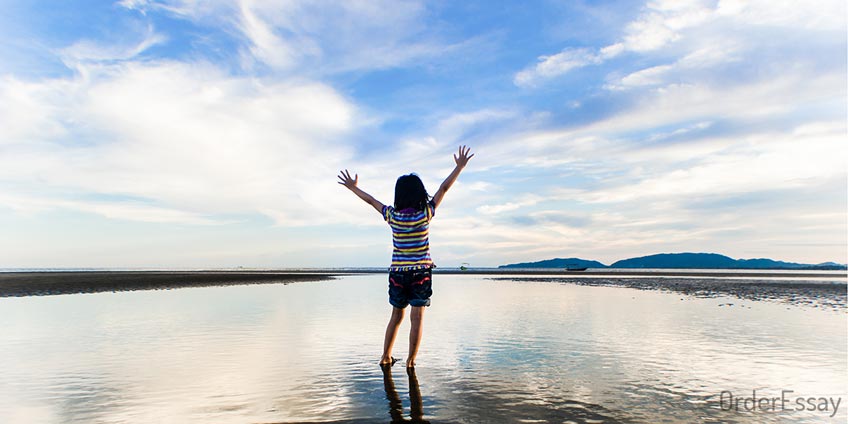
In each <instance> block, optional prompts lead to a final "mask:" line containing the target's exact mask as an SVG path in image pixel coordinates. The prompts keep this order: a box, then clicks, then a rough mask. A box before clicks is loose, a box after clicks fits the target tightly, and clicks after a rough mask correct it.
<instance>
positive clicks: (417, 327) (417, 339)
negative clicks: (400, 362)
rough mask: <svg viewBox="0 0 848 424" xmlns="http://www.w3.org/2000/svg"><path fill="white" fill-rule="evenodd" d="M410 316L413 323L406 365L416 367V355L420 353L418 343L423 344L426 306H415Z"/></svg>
mask: <svg viewBox="0 0 848 424" xmlns="http://www.w3.org/2000/svg"><path fill="white" fill-rule="evenodd" d="M409 317H410V320H411V323H412V325H411V327H410V328H409V356H408V357H407V359H406V366H407V367H414V366H415V357H416V356H417V355H418V345H419V344H421V326H422V323H421V321H422V320H423V319H424V307H423V306H413V307H412V312H411V313H410V314H409Z"/></svg>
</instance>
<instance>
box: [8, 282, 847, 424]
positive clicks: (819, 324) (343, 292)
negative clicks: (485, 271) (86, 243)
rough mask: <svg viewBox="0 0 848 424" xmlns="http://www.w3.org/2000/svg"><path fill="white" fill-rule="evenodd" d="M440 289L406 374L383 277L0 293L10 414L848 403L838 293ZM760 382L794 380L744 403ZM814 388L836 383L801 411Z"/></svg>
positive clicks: (763, 413) (641, 414)
mask: <svg viewBox="0 0 848 424" xmlns="http://www.w3.org/2000/svg"><path fill="white" fill-rule="evenodd" d="M434 290H435V294H434V297H433V306H432V307H430V308H428V309H427V311H426V314H425V320H424V340H423V345H422V348H421V352H420V354H419V357H418V360H417V364H418V367H417V369H416V372H415V373H412V374H407V372H406V371H405V369H404V367H403V364H402V363H398V364H397V365H396V366H395V367H394V368H392V369H391V371H390V372H388V373H384V372H383V371H382V370H381V369H380V367H378V366H377V365H376V363H377V360H378V359H379V355H380V350H381V346H382V340H383V331H384V329H385V324H386V321H387V319H388V316H389V312H390V306H389V305H388V303H387V300H386V297H387V296H386V283H385V276H384V275H357V276H350V277H343V278H340V279H338V280H334V281H327V282H319V283H295V284H289V285H257V286H232V287H214V288H191V289H178V290H168V291H144V292H124V293H100V294H88V295H69V296H50V297H28V298H5V299H0V361H2V363H3V364H4V367H3V369H2V370H1V371H0V422H3V423H18V422H22V423H29V422H33V423H42V422H43V423H65V422H80V423H119V422H173V423H183V422H216V423H230V422H232V423H277V422H300V421H310V422H392V421H395V422H401V421H413V422H414V421H417V420H427V421H430V422H468V423H478V422H556V423H562V422H703V421H712V422H718V421H721V422H829V421H832V422H843V423H844V422H845V421H846V411H848V384H846V376H848V369H847V367H846V362H848V353H846V344H848V327H846V322H848V321H847V317H848V315H846V313H845V311H841V312H837V311H832V310H820V309H815V308H809V307H794V306H787V305H785V304H779V303H770V302H751V301H740V300H738V299H735V298H712V299H700V298H689V297H683V296H681V295H677V294H670V293H661V292H655V291H640V290H634V289H627V288H616V287H583V286H575V285H563V284H556V283H545V282H537V283H518V282H511V281H491V280H488V279H487V278H486V277H485V276H464V275H441V276H440V275H436V281H435V283H434ZM727 303H733V304H734V305H733V306H727V305H726V304H727ZM723 304H724V305H723ZM719 305H723V306H719ZM408 329H409V323H408V322H405V323H404V325H403V326H402V327H401V334H400V336H399V339H398V341H397V342H396V347H395V356H396V357H403V356H405V354H406V350H407V349H406V342H407V338H406V334H407V331H408ZM754 390H756V396H757V399H758V401H759V400H760V399H761V398H772V397H780V396H781V391H782V390H784V391H791V392H786V393H785V394H784V397H785V398H786V400H787V402H786V403H785V404H781V403H780V401H778V402H776V403H773V402H767V403H762V402H759V405H760V406H759V407H758V408H757V410H756V411H750V410H746V408H745V400H747V398H751V397H752V395H753V391H754ZM722 392H724V395H723V396H722ZM730 394H732V396H733V400H732V401H731V400H729V399H730ZM811 397H812V398H814V401H813V405H814V407H815V408H820V409H823V406H822V403H821V402H820V400H819V399H818V398H820V397H824V398H832V399H833V400H834V401H835V400H836V399H837V398H840V397H841V399H842V400H841V404H840V405H839V409H838V412H837V413H836V415H835V416H833V417H831V414H833V409H834V407H833V405H832V404H830V405H829V406H828V410H827V411H822V410H816V411H797V410H796V409H797V408H798V407H799V406H798V405H799V404H798V403H797V401H798V398H802V404H801V405H804V407H805V408H808V409H809V408H810V403H808V402H807V400H806V399H807V398H811ZM737 399H740V403H739V409H738V411H737V410H736V409H735V408H734V409H732V410H729V411H728V410H726V409H729V407H730V405H731V402H732V403H733V404H735V402H736V400H737ZM722 400H723V401H724V402H722ZM753 403H754V402H753V401H750V400H749V402H748V406H750V405H752V404H753ZM775 406H776V407H777V410H775V408H774V407H775ZM749 409H750V408H749Z"/></svg>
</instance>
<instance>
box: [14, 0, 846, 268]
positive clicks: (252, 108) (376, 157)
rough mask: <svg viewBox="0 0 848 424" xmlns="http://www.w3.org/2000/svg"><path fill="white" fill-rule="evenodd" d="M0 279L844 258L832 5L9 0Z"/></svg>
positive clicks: (838, 59)
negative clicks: (432, 204)
mask: <svg viewBox="0 0 848 424" xmlns="http://www.w3.org/2000/svg"><path fill="white" fill-rule="evenodd" d="M0 10H1V11H2V13H0V37H2V40H3V43H2V44H0V232H2V234H3V237H0V267H235V266H245V267H298V266H306V267H324V266H332V267H335V266H338V267H347V266H376V267H379V266H385V265H387V264H388V262H389V259H390V253H391V246H390V241H391V235H390V232H389V230H388V227H387V226H385V224H384V223H383V222H382V220H381V219H380V217H379V215H378V214H376V213H374V211H373V210H371V209H370V208H369V207H368V206H367V205H366V204H364V203H362V202H361V201H360V200H359V199H357V198H356V197H355V196H353V195H351V194H350V193H348V192H347V191H346V190H344V188H342V187H341V186H339V185H337V184H336V179H335V175H336V174H337V173H338V171H339V170H340V169H343V168H348V169H350V170H352V171H353V172H356V173H358V174H359V177H360V186H361V187H362V188H363V189H364V190H366V191H368V192H369V193H371V194H373V195H374V196H375V197H377V198H378V199H380V200H381V201H383V202H384V203H390V202H391V201H392V195H393V184H394V180H395V179H396V178H397V176H399V175H401V174H404V173H408V172H416V173H418V174H419V175H421V177H422V179H423V180H424V182H425V184H426V185H427V186H428V187H429V189H430V191H431V192H434V191H435V189H436V188H437V187H438V184H439V183H440V182H441V180H442V179H443V178H444V177H445V176H446V175H447V174H448V173H449V172H450V170H451V169H452V167H453V161H452V158H451V154H452V153H453V152H454V151H455V150H456V148H457V146H458V145H460V144H467V145H469V146H471V147H472V149H473V151H474V152H475V153H476V156H475V157H474V158H473V159H472V161H471V163H470V164H469V166H468V168H467V169H466V170H465V172H464V173H463V174H462V175H461V177H460V180H459V182H458V183H457V185H456V186H455V187H454V188H453V189H452V190H451V191H450V192H449V194H448V195H447V196H446V198H445V201H444V203H443V204H442V207H441V208H440V210H439V211H438V213H437V219H435V220H434V221H433V224H432V235H431V241H432V254H433V257H434V260H435V261H436V263H437V264H438V265H440V266H458V265H460V264H461V263H463V262H468V263H470V264H471V265H472V266H496V265H499V264H504V263H510V262H523V261H531V260H541V259H547V258H553V257H572V256H577V257H582V258H587V259H597V260H600V261H602V262H605V263H611V262H613V261H615V260H617V259H623V258H627V257H633V256H642V255H647V254H653V253H663V252H685V251H695V252H718V253H724V254H727V255H729V256H732V257H736V258H754V257H771V258H775V259H781V260H788V261H798V262H809V263H819V262H824V261H837V262H842V263H844V262H848V259H846V249H848V240H846V237H847V235H848V226H846V219H848V218H847V217H848V195H846V191H848V174H846V169H848V144H846V143H848V141H847V140H848V138H847V137H846V135H848V134H846V131H847V130H846V114H848V106H846V104H847V103H846V97H847V95H848V94H847V93H846V92H848V87H846V15H847V14H846V5H845V3H844V2H843V1H828V0H825V1H820V2H816V7H800V6H799V3H798V2H792V1H758V0H752V1H733V0H726V1H725V0H722V1H648V2H644V3H641V2H634V1H620V2H619V1H610V2H591V1H574V2H555V1H528V2H496V1H468V2H447V1H432V2H424V1H397V0H392V1H383V0H371V1H345V2H333V1H319V0H309V1H262V0H234V1H217V0H209V1H193V0H161V1H154V0H123V1H116V2H109V1H102V0H101V1H75V2H54V1H30V2H17V1H8V0H0Z"/></svg>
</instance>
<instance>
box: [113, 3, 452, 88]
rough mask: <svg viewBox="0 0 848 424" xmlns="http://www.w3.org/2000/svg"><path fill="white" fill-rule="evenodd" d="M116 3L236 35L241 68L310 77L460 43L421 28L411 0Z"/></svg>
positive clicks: (397, 62)
mask: <svg viewBox="0 0 848 424" xmlns="http://www.w3.org/2000/svg"><path fill="white" fill-rule="evenodd" d="M121 4H122V5H123V6H124V7H127V8H130V9H134V10H139V11H141V12H143V13H146V12H147V11H149V10H155V11H162V12H165V13H170V14H173V15H176V16H178V17H180V18H184V19H189V20H192V21H194V22H196V23H198V24H201V25H205V26H210V27H217V26H223V27H226V28H229V29H231V30H232V31H234V32H236V33H237V34H240V36H241V37H242V39H243V40H242V41H243V42H244V44H245V48H244V50H243V51H242V54H243V57H242V63H243V65H244V66H246V67H247V68H248V69H250V68H252V67H253V66H255V65H256V64H262V65H266V66H269V67H271V68H272V69H275V70H279V71H287V72H290V71H293V70H296V69H306V70H309V72H310V73H311V74H312V75H317V74H322V73H335V72H345V71H361V70H371V69H384V68H391V67H396V66H402V65H406V64H410V63H412V64H415V62H416V61H417V60H419V59H421V58H426V57H431V58H432V57H437V56H440V55H444V54H445V53H448V52H451V51H454V50H457V49H461V48H463V44H462V43H460V44H450V43H446V42H444V41H443V40H441V39H440V38H439V36H438V34H434V31H432V29H430V28H427V27H426V26H425V23H424V21H425V19H426V17H427V9H426V7H425V5H424V4H423V3H422V2H420V1H416V0H401V1H398V0H377V1H346V2H336V1H331V0H306V1H297V2H294V1H287V2H279V1H269V0H238V1H236V2H229V1H223V0H213V1H206V2H197V1H191V0H162V1H151V0H148V1H142V0H126V1H124V2H122V3H121Z"/></svg>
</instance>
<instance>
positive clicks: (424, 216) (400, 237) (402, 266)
mask: <svg viewBox="0 0 848 424" xmlns="http://www.w3.org/2000/svg"><path fill="white" fill-rule="evenodd" d="M435 213H436V207H435V205H434V204H433V202H432V201H430V202H429V203H427V209H426V210H423V211H419V210H417V209H404V210H401V211H396V210H395V208H393V207H391V206H383V219H384V220H386V222H388V223H389V226H390V227H392V245H393V246H394V249H393V250H392V265H391V267H390V268H389V270H390V271H407V270H411V269H422V268H432V267H434V265H433V260H432V259H430V219H432V218H433V215H435Z"/></svg>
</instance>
